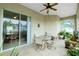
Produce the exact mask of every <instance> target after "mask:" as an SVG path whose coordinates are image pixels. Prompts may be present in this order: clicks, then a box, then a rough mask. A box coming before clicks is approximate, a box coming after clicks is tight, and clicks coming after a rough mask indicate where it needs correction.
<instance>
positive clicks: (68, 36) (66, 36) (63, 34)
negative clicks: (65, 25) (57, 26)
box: [58, 31, 72, 39]
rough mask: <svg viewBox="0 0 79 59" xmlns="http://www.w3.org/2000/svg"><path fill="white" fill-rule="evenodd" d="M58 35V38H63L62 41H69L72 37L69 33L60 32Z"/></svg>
mask: <svg viewBox="0 0 79 59" xmlns="http://www.w3.org/2000/svg"><path fill="white" fill-rule="evenodd" d="M58 35H59V36H63V38H62V39H66V38H67V39H70V38H71V37H72V34H71V33H69V32H66V31H60V32H59V33H58Z"/></svg>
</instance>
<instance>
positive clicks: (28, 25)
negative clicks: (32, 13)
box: [27, 17, 32, 45]
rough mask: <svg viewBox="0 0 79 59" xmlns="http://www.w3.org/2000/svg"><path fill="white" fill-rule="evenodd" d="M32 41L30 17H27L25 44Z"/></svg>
mask: <svg viewBox="0 0 79 59" xmlns="http://www.w3.org/2000/svg"><path fill="white" fill-rule="evenodd" d="M31 43H32V34H31V17H27V44H28V45H29V44H31Z"/></svg>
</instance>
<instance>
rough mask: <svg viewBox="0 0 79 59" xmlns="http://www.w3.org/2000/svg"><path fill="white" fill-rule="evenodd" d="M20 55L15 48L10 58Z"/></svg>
mask: <svg viewBox="0 0 79 59" xmlns="http://www.w3.org/2000/svg"><path fill="white" fill-rule="evenodd" d="M18 55H19V53H18V52H17V50H16V48H14V49H13V50H12V52H11V54H10V56H18Z"/></svg>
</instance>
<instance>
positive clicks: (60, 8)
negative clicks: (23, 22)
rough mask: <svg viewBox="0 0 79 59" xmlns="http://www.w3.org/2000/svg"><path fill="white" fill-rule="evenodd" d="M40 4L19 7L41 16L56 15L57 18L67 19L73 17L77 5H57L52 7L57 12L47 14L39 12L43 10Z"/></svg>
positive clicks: (26, 4)
mask: <svg viewBox="0 0 79 59" xmlns="http://www.w3.org/2000/svg"><path fill="white" fill-rule="evenodd" d="M42 4H43V3H21V5H23V6H26V7H28V8H30V9H32V10H34V11H36V12H38V13H40V14H43V15H58V16H59V17H67V16H71V15H75V14H76V10H77V3H58V5H56V6H54V7H53V8H56V9H57V11H53V10H50V11H49V14H47V13H46V11H43V12H40V10H42V9H44V8H45V7H44V6H43V5H42Z"/></svg>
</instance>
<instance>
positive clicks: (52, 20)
mask: <svg viewBox="0 0 79 59" xmlns="http://www.w3.org/2000/svg"><path fill="white" fill-rule="evenodd" d="M58 22H59V17H58V16H55V15H54V16H45V32H47V33H49V34H50V35H53V36H55V37H56V36H57V33H58V31H59V23H58Z"/></svg>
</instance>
